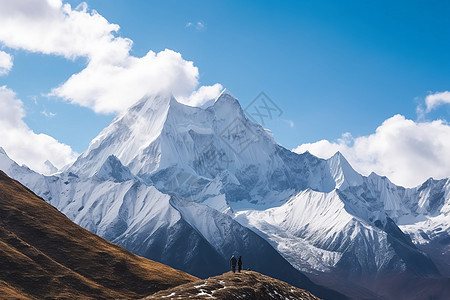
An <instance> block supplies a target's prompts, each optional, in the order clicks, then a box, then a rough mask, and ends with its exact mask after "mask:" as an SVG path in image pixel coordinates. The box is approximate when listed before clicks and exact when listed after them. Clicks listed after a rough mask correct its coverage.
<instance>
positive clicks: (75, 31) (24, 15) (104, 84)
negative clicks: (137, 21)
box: [0, 0, 218, 113]
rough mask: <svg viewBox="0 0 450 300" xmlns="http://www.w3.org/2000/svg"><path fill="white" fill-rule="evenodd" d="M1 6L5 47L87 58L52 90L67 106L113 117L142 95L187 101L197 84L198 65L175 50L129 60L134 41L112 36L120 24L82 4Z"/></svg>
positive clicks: (5, 2) (35, 0) (4, 1)
mask: <svg viewBox="0 0 450 300" xmlns="http://www.w3.org/2000/svg"><path fill="white" fill-rule="evenodd" d="M0 7H2V9H1V11H0V41H2V42H3V43H4V44H5V45H6V46H8V47H11V48H17V49H24V50H27V51H32V52H41V53H45V54H55V55H62V56H64V57H66V58H69V59H73V58H77V57H86V58H87V60H88V64H87V67H86V68H85V69H84V70H82V71H81V72H79V73H78V74H74V75H72V76H71V77H70V78H69V79H68V80H67V81H66V82H64V83H63V84H61V85H60V86H59V87H56V88H54V89H53V90H52V92H51V95H54V96H57V97H61V98H63V99H65V100H67V101H69V102H71V103H75V104H78V105H81V106H86V107H89V108H91V109H93V110H94V111H96V112H100V113H115V112H120V111H122V110H123V109H125V108H127V107H129V106H130V105H131V104H133V103H134V102H136V101H137V100H139V99H141V98H142V97H143V96H145V95H146V94H154V93H160V92H171V93H173V94H174V96H176V97H181V98H183V97H184V98H186V97H188V96H189V95H191V94H192V93H193V92H194V91H195V90H196V88H197V87H198V85H199V72H198V69H197V67H195V66H194V64H193V62H191V61H186V60H184V59H183V58H182V57H181V54H179V53H177V52H174V51H171V50H167V49H166V50H164V51H161V52H159V53H154V52H153V51H149V52H148V53H147V54H146V55H145V56H143V57H134V56H131V55H130V50H131V47H132V43H133V42H132V41H131V40H130V39H127V38H123V37H120V36H117V33H118V30H119V26H118V25H116V24H111V23H109V22H108V21H107V20H106V19H105V18H104V17H103V16H101V15H100V14H98V13H97V12H96V11H95V10H89V9H88V7H87V4H86V3H82V4H80V5H79V6H78V7H77V8H75V9H72V7H71V6H70V5H69V4H63V3H61V1H59V0H53V1H50V0H48V1H45V0H26V1H15V0H0ZM202 25H203V26H204V24H203V23H202ZM196 26H201V25H199V24H196ZM200 89H202V88H201V87H200ZM199 91H200V90H199ZM209 91H210V90H209ZM199 93H202V92H199ZM217 95H218V93H217ZM217 95H216V96H217Z"/></svg>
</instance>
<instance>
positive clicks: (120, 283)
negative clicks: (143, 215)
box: [0, 171, 198, 299]
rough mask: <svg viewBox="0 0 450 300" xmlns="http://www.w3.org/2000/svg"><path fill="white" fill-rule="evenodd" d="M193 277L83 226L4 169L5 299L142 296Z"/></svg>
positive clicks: (1, 253)
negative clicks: (108, 239)
mask: <svg viewBox="0 0 450 300" xmlns="http://www.w3.org/2000/svg"><path fill="white" fill-rule="evenodd" d="M194 280H198V279H197V278H196V277H194V276H191V275H189V274H187V273H184V272H181V271H178V270H175V269H173V268H170V267H168V266H166V265H163V264H160V263H157V262H154V261H151V260H148V259H145V258H142V257H139V256H137V255H134V254H132V253H131V252H129V251H127V250H125V249H123V248H121V247H119V246H117V245H114V244H112V243H110V242H108V241H106V240H105V239H103V238H101V237H99V236H97V235H95V234H92V233H91V232H89V231H87V230H85V229H83V228H81V227H80V226H78V225H76V224H74V223H73V222H72V221H70V220H69V219H68V218H67V217H66V216H64V215H63V214H61V213H60V212H59V211H58V210H56V209H55V208H54V207H52V206H50V205H49V204H47V203H46V202H45V201H44V200H42V199H41V198H39V197H37V196H36V195H35V194H33V193H32V192H31V191H30V190H28V189H27V188H26V187H24V186H23V185H21V184H20V183H19V182H17V181H15V180H13V179H11V178H9V177H8V176H7V175H6V174H5V173H3V172H1V171H0V298H14V299H21V298H27V299H30V298H36V299H42V298H59V299H61V298H62V299H64V298H71V299H73V298H83V299H113V298H115V299H117V298H120V299H123V298H141V297H144V296H146V295H149V294H153V293H155V292H157V291H160V290H162V289H167V288H171V287H174V286H178V285H180V284H184V283H188V282H192V281H194Z"/></svg>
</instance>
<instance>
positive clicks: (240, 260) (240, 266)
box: [238, 256, 242, 273]
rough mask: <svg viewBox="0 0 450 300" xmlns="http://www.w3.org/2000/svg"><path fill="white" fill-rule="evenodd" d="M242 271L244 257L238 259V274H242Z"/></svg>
mask: <svg viewBox="0 0 450 300" xmlns="http://www.w3.org/2000/svg"><path fill="white" fill-rule="evenodd" d="M241 270H242V256H239V259H238V272H239V273H241Z"/></svg>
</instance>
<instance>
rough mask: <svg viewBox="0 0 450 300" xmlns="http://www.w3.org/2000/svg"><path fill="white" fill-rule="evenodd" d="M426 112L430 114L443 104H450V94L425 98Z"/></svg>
mask: <svg viewBox="0 0 450 300" xmlns="http://www.w3.org/2000/svg"><path fill="white" fill-rule="evenodd" d="M425 104H426V107H427V108H426V112H427V113H428V112H430V111H432V110H433V109H435V108H436V107H438V106H440V105H442V104H450V92H449V91H445V92H441V93H439V92H438V93H434V94H431V95H428V96H427V97H426V98H425Z"/></svg>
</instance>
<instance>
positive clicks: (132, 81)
mask: <svg viewBox="0 0 450 300" xmlns="http://www.w3.org/2000/svg"><path fill="white" fill-rule="evenodd" d="M198 77H199V73H198V69H197V68H196V67H195V66H194V64H193V63H192V62H190V61H186V60H184V59H183V58H182V57H181V54H179V53H177V52H174V51H172V50H167V49H166V50H164V51H161V52H159V53H157V54H156V53H154V52H152V51H150V52H148V53H147V55H145V56H144V57H142V58H137V57H133V56H129V57H127V58H126V59H124V60H123V61H122V62H121V64H103V63H100V64H98V63H92V62H91V63H89V65H88V66H87V67H86V68H85V69H84V70H82V71H81V72H80V73H78V74H74V75H72V76H71V77H70V78H69V80H67V81H66V82H65V83H64V84H63V85H61V86H60V87H58V88H55V89H53V91H52V94H53V95H56V96H59V97H62V98H64V99H67V100H68V101H70V102H72V103H77V104H80V105H82V106H86V107H90V108H92V109H93V110H94V111H96V112H102V113H111V112H119V111H122V110H123V109H126V108H127V107H129V106H130V105H131V104H133V103H134V102H136V101H137V100H139V99H141V98H142V97H143V96H145V95H146V94H154V93H160V92H167V91H168V92H171V93H173V94H174V96H175V97H182V96H184V95H189V94H191V93H192V91H194V90H195V88H196V86H197V85H198ZM200 89H201V88H200ZM217 94H218V93H217Z"/></svg>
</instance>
